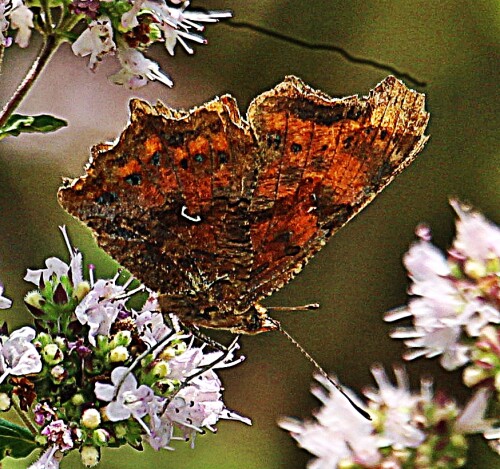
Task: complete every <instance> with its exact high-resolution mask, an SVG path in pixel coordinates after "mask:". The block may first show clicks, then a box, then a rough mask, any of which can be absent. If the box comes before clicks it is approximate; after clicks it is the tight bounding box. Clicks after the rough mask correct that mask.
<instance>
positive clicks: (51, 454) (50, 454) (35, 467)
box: [28, 446, 62, 469]
mask: <svg viewBox="0 0 500 469" xmlns="http://www.w3.org/2000/svg"><path fill="white" fill-rule="evenodd" d="M61 459H62V454H61V453H59V452H58V451H57V446H50V447H49V448H47V450H46V451H45V452H44V453H43V454H42V455H41V456H40V459H38V460H37V461H36V462H34V463H33V464H32V465H31V466H29V467H28V469H59V462H60V461H61Z"/></svg>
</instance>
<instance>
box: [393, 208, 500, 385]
mask: <svg viewBox="0 0 500 469" xmlns="http://www.w3.org/2000/svg"><path fill="white" fill-rule="evenodd" d="M451 205H452V207H453V208H454V209H455V211H456V212H457V214H458V220H457V236H456V239H455V240H454V242H453V245H452V248H451V249H450V250H449V252H448V256H445V255H444V254H443V253H441V251H440V250H439V249H438V248H436V247H435V246H433V245H432V244H431V243H430V240H431V236H430V230H429V228H427V227H426V226H420V227H418V228H417V235H418V236H419V237H420V240H419V241H418V242H416V243H415V244H413V246H411V248H410V250H409V251H408V253H407V254H406V255H405V257H404V264H405V266H406V268H407V270H408V273H409V276H410V279H411V281H412V284H411V286H410V288H409V293H410V294H411V295H414V298H412V299H411V300H410V301H409V303H408V305H407V306H405V307H403V308H399V309H397V310H394V311H391V312H390V313H388V314H387V315H386V316H385V319H386V320H387V321H394V320H397V319H401V318H405V317H411V318H413V324H414V327H413V328H399V329H396V330H395V331H394V332H393V333H392V334H391V336H392V337H394V338H402V339H406V340H405V344H406V345H407V346H408V347H409V348H410V349H411V351H409V352H407V353H406V354H405V358H406V359H408V360H411V359H413V358H416V357H419V356H426V357H428V358H430V357H434V356H437V355H441V365H442V366H443V367H444V368H445V369H447V370H453V369H456V368H458V367H461V366H463V365H465V364H466V363H468V362H470V361H471V360H474V356H475V357H476V360H475V361H476V364H477V366H478V367H479V368H481V366H480V365H479V361H481V359H480V358H479V357H482V354H479V356H478V355H477V353H473V350H475V351H476V352H477V351H478V350H480V349H482V348H483V345H482V344H483V343H484V340H483V339H480V338H479V337H480V336H481V337H483V336H485V335H486V336H488V337H490V336H492V337H494V336H495V335H496V333H495V332H494V331H495V330H496V331H498V324H499V323H500V228H498V227H497V226H495V225H493V224H492V223H490V222H489V221H488V220H486V219H485V218H484V217H483V216H482V215H481V214H480V213H477V212H474V211H471V210H468V209H467V208H465V207H463V206H461V205H460V204H459V203H458V202H457V201H452V202H451ZM488 331H489V332H488ZM476 338H477V339H476ZM492 340H493V341H494V342H497V343H498V338H497V339H494V338H492ZM488 353H493V355H495V356H496V359H493V360H486V361H485V364H486V362H490V366H488V367H487V369H484V373H483V374H481V373H480V374H477V380H476V383H478V382H479V381H480V380H481V379H483V378H485V379H486V378H493V379H496V380H497V381H498V388H497V389H498V391H500V354H499V349H498V347H497V348H496V351H495V347H493V348H489V352H488ZM478 358H479V359H478ZM476 383H474V384H476Z"/></svg>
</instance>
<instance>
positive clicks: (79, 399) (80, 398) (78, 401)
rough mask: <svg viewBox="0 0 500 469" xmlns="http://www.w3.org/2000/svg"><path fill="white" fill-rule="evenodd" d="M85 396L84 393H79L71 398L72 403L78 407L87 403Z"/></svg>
mask: <svg viewBox="0 0 500 469" xmlns="http://www.w3.org/2000/svg"><path fill="white" fill-rule="evenodd" d="M85 401H86V400H85V396H84V395H83V394H80V393H77V394H75V395H74V396H73V397H72V398H71V403H72V404H73V405H74V406H76V407H78V406H80V405H82V404H84V403H85Z"/></svg>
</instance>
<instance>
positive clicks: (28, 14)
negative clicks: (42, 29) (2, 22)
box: [10, 4, 34, 48]
mask: <svg viewBox="0 0 500 469" xmlns="http://www.w3.org/2000/svg"><path fill="white" fill-rule="evenodd" d="M10 26H11V27H12V28H13V29H17V30H18V32H17V34H16V43H17V44H18V45H19V47H23V48H24V47H28V43H29V40H30V37H31V28H33V26H34V25H33V12H32V11H31V10H30V9H29V8H28V7H27V6H26V5H22V4H21V5H19V6H18V7H17V8H15V9H14V10H12V13H11V14H10Z"/></svg>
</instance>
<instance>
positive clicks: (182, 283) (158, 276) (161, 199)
mask: <svg viewBox="0 0 500 469" xmlns="http://www.w3.org/2000/svg"><path fill="white" fill-rule="evenodd" d="M423 106H424V97H423V95H420V94H418V93H416V92H414V91H411V90H408V89H407V88H406V87H405V86H404V85H403V84H402V83H401V82H399V81H398V80H396V79H395V78H394V77H388V78H387V79H386V80H384V82H382V83H381V84H380V85H378V86H377V87H376V88H375V89H374V90H373V91H372V92H371V93H370V95H369V96H368V97H366V98H358V97H356V96H353V97H349V98H343V99H332V98H330V97H328V96H326V95H324V94H323V93H321V92H318V91H315V90H312V89H311V88H309V87H308V86H307V85H305V84H304V83H303V82H302V81H301V80H299V79H298V78H295V77H287V79H285V81H284V82H282V83H281V84H279V85H278V86H277V87H275V88H274V89H273V90H271V91H268V92H266V93H264V94H262V95H260V96H259V97H257V98H256V99H255V100H254V101H253V102H252V103H251V105H250V107H249V110H248V115H247V119H246V120H244V119H242V118H241V117H240V115H239V111H238V108H237V105H236V102H235V101H234V99H233V98H232V97H231V96H223V97H220V98H216V99H215V100H213V101H211V102H209V103H207V104H205V105H203V106H201V107H199V108H196V109H194V110H191V111H189V112H182V111H174V110H172V109H169V108H166V107H165V106H163V105H161V104H158V105H156V106H154V107H153V106H150V105H149V104H147V103H145V102H143V101H139V100H133V101H132V102H131V122H130V124H129V126H128V127H127V128H126V129H125V130H124V132H123V133H122V135H121V137H120V138H119V140H118V141H117V142H116V144H114V145H98V146H96V147H95V148H94V149H93V157H92V158H91V161H90V162H89V164H88V166H87V168H86V171H87V174H86V175H85V176H83V177H81V178H78V179H75V180H74V181H72V182H71V183H68V184H66V186H64V187H62V188H61V189H60V191H59V200H60V203H61V204H62V206H63V207H64V208H65V209H66V210H68V211H69V212H70V213H71V214H73V215H74V216H76V217H77V218H79V219H80V220H82V221H83V222H84V223H86V224H87V225H88V226H89V227H90V228H92V229H93V231H94V233H95V235H96V238H97V241H98V243H99V245H100V246H101V247H102V248H103V249H104V250H105V251H106V252H107V253H108V254H110V255H111V256H112V257H113V258H115V259H116V260H117V261H118V262H119V263H120V264H122V265H123V266H124V267H126V268H127V269H128V270H129V271H130V272H131V273H132V274H133V275H134V276H136V277H137V278H139V279H140V280H141V281H142V282H144V284H145V285H147V286H148V287H149V288H151V289H153V290H155V291H158V292H159V293H160V306H161V309H162V311H163V312H164V313H174V314H176V315H177V316H178V317H179V319H180V320H181V321H182V322H184V323H187V324H193V325H196V326H203V327H212V328H217V329H218V328H225V329H231V330H232V331H233V332H238V333H241V332H243V333H257V332H264V331H267V330H272V329H276V328H277V327H278V326H277V322H276V321H274V320H272V319H270V318H269V317H268V315H267V312H266V309H265V308H264V307H263V306H262V305H261V304H260V302H261V300H262V299H263V298H264V297H265V296H267V295H269V294H271V293H272V292H273V291H275V290H277V289H279V288H281V287H282V286H283V285H284V284H285V283H287V282H288V281H289V280H290V279H291V278H293V277H294V276H295V275H296V274H297V273H298V272H299V271H300V270H301V269H302V267H303V265H304V264H306V263H307V261H308V260H309V259H310V258H311V257H312V256H313V255H314V254H315V253H316V252H317V251H318V250H319V249H320V248H321V247H322V246H323V245H324V244H325V242H326V241H327V240H328V239H329V238H330V236H331V235H332V234H334V233H335V232H336V231H337V230H338V229H339V228H340V227H342V226H343V225H344V224H345V223H346V222H347V221H348V220H349V219H350V218H352V217H353V216H354V215H355V214H356V213H358V212H359V211H360V210H361V209H362V208H363V207H364V206H366V205H367V204H368V203H369V202H370V201H371V200H372V199H373V197H375V195H376V194H377V193H378V192H380V191H381V190H382V189H383V188H384V187H385V186H386V185H387V184H388V183H389V182H390V181H391V180H392V179H393V178H394V177H395V176H396V175H397V174H398V173H399V172H400V171H401V170H402V169H403V168H404V167H405V166H407V165H408V164H409V163H410V162H411V161H412V160H413V159H414V157H415V156H416V154H417V153H418V152H419V151H420V150H421V148H422V147H423V145H424V143H425V140H426V137H425V136H424V135H423V133H424V130H425V127H426V124H427V121H428V114H427V113H426V112H425V111H424V107H423Z"/></svg>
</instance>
